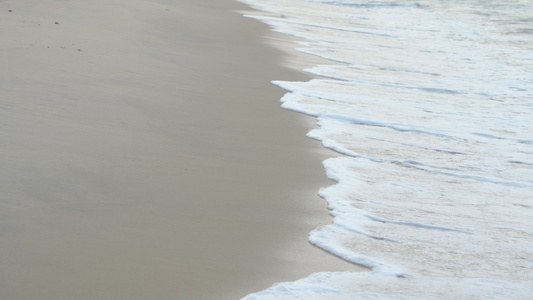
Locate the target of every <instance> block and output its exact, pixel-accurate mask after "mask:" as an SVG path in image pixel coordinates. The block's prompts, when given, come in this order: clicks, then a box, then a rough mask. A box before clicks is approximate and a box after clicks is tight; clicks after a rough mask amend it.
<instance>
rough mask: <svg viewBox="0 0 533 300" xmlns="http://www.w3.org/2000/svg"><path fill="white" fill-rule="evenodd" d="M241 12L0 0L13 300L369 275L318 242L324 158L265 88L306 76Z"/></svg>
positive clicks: (0, 236)
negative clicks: (287, 64) (329, 274)
mask: <svg viewBox="0 0 533 300" xmlns="http://www.w3.org/2000/svg"><path fill="white" fill-rule="evenodd" d="M212 2H216V3H212ZM237 9H246V8H245V7H243V6H242V5H240V4H238V3H234V2H233V1H232V0H217V1H194V0H180V1H170V0H166V1H165V0H157V1H141V0H114V1H108V0H105V1H104V0H92V1H64V0H40V1H14V0H3V1H2V0H0V36H1V41H0V47H1V53H2V55H1V56H0V95H1V97H0V151H1V152H0V154H1V155H0V165H1V166H2V167H1V169H0V298H1V299H17V300H24V299H40V300H46V299H77V300H83V299H91V300H94V299H99V300H103V299H113V300H117V299H236V298H240V297H242V296H245V295H246V294H247V293H250V292H254V291H258V290H261V289H264V288H267V287H269V286H270V285H272V284H273V283H275V282H279V281H287V280H295V279H298V278H301V277H304V276H307V275H309V274H310V273H312V272H316V271H335V270H355V269H357V267H355V266H352V265H350V264H348V263H345V262H343V261H341V260H339V259H337V258H335V257H332V256H330V255H328V254H327V253H324V252H322V251H320V250H318V249H316V248H314V247H312V246H311V245H309V244H308V242H307V236H308V232H309V231H310V230H311V229H313V228H315V227H317V226H319V225H322V224H326V223H329V222H330V218H329V217H328V216H327V213H326V208H325V203H324V201H323V200H321V199H319V198H318V197H317V196H316V191H317V190H318V188H319V187H320V186H325V185H328V184H329V182H328V181H327V180H326V178H325V175H324V172H323V169H322V166H321V163H320V161H321V160H322V159H324V152H322V150H321V146H320V145H319V144H318V143H316V142H314V141H312V140H309V139H307V138H306V137H305V133H306V129H305V128H304V127H305V126H303V125H304V123H305V122H308V121H309V120H307V119H304V118H305V117H303V116H299V115H297V114H295V113H292V112H289V111H285V110H283V109H281V108H280V107H279V101H278V100H279V98H280V97H281V96H282V94H283V91H282V90H280V89H278V88H276V87H275V86H272V85H270V84H269V81H270V80H272V79H298V78H300V79H301V78H302V76H303V75H302V74H298V73H296V72H294V71H290V70H288V69H284V68H282V67H281V66H279V64H278V63H276V62H277V61H281V60H280V55H281V54H280V53H278V52H277V51H276V50H274V49H272V48H269V47H266V46H265V45H264V43H262V42H261V39H260V35H262V36H263V38H264V37H265V36H272V34H270V33H268V34H267V30H268V29H267V28H266V27H265V26H264V25H262V24H260V23H259V22H257V21H254V20H250V19H246V18H243V17H241V16H240V15H239V14H237V13H235V12H234V10H237ZM10 10H11V11H10ZM278 38H279V37H278Z"/></svg>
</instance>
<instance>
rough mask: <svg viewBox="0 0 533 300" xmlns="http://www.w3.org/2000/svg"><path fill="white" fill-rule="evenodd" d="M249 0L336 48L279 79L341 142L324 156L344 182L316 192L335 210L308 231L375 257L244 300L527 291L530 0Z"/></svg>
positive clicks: (530, 274)
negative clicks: (306, 77) (305, 76)
mask: <svg viewBox="0 0 533 300" xmlns="http://www.w3.org/2000/svg"><path fill="white" fill-rule="evenodd" d="M242 2H245V3H248V4H249V5H251V6H253V7H255V8H257V9H260V10H264V11H268V12H270V14H269V15H268V17H265V16H252V17H254V18H257V19H259V20H261V21H263V22H266V23H267V24H270V25H271V26H272V28H273V30H275V31H278V32H283V33H286V34H290V35H293V36H295V37H298V38H300V39H305V42H301V43H300V45H301V48H300V49H298V51H301V52H303V53H308V54H311V55H316V56H319V57H322V58H325V59H328V60H330V61H331V64H330V65H319V66H315V67H312V68H309V69H308V70H306V71H307V72H309V73H311V74H314V75H316V76H318V79H314V80H311V81H309V82H288V81H273V83H274V84H276V85H278V86H280V87H282V88H284V89H286V90H287V91H289V93H287V94H286V95H285V96H284V97H283V98H282V99H281V101H282V107H284V108H286V109H290V110H293V111H297V112H300V113H304V114H308V115H311V116H314V117H316V118H317V122H318V125H319V129H315V130H312V131H310V132H309V133H308V136H309V137H311V138H314V139H317V140H320V141H321V142H322V143H323V145H324V146H325V147H327V148H330V149H333V150H335V151H337V152H338V153H339V157H335V158H330V159H328V160H326V161H325V162H324V167H325V169H326V172H327V175H328V177H329V178H331V179H333V180H335V181H336V182H337V184H335V185H333V186H329V187H325V188H322V189H321V190H320V192H319V194H320V195H321V196H322V197H323V198H325V199H326V200H327V202H328V207H329V209H330V210H331V211H330V213H331V214H332V215H333V216H334V221H333V224H331V225H328V226H325V227H321V228H317V229H316V230H314V231H313V232H311V234H310V237H309V239H310V241H311V243H313V244H315V245H316V246H318V247H320V248H322V249H325V250H327V251H329V252H331V253H333V254H335V255H338V256H339V257H342V258H343V259H345V260H348V261H351V262H353V263H356V264H361V265H365V266H368V267H370V268H371V269H372V272H367V273H349V272H348V273H317V274H313V275H311V276H310V277H308V278H305V279H302V280H299V281H296V282H293V283H283V284H279V285H276V286H274V287H272V288H270V289H268V290H266V291H263V292H259V293H256V294H253V295H249V296H248V297H247V298H246V299H274V298H275V299H354V298H370V299H420V298H425V299H432V298H434V299H442V298H448V299H486V298H496V299H527V298H528V297H529V296H530V295H533V263H532V260H533V250H531V249H533V222H532V221H533V158H532V157H533V156H532V155H533V142H532V140H531V137H532V136H533V92H532V89H531V86H533V76H531V74H532V70H533V51H532V50H533V39H531V37H532V34H531V31H527V28H529V30H530V28H531V26H532V21H531V19H530V18H529V17H528V16H527V13H524V12H525V11H531V10H532V9H533V4H531V3H526V1H518V2H516V3H514V4H513V6H511V5H508V4H507V2H503V1H492V2H486V3H480V2H476V1H473V2H469V1H466V2H465V1H447V2H445V3H444V2H442V1H434V0H422V1H417V2H415V1H410V0H405V1H403V2H401V3H397V2H394V3H392V2H390V1H389V2H386V1H353V0H342V1H341V0H336V1H333V0H276V1H274V0H261V1H259V0H243V1H242ZM275 16H279V17H275Z"/></svg>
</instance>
